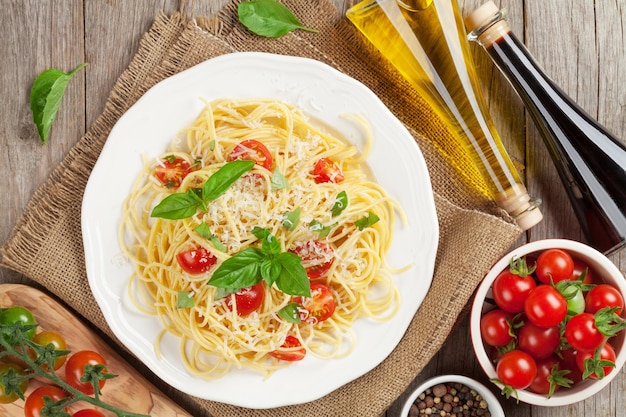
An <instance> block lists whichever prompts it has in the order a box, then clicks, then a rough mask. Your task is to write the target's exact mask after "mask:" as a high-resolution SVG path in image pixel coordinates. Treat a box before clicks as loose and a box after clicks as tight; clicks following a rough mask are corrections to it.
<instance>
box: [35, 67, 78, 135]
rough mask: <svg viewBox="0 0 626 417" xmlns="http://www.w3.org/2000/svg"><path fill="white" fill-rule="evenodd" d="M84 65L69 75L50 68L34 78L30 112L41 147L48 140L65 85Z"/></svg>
mask: <svg viewBox="0 0 626 417" xmlns="http://www.w3.org/2000/svg"><path fill="white" fill-rule="evenodd" d="M86 65H87V64H86V63H84V64H81V65H79V66H78V67H76V68H75V69H74V70H73V71H71V72H69V73H66V72H63V71H61V70H60V69H57V68H50V69H47V70H45V71H44V72H42V73H41V74H39V76H38V77H37V78H35V81H34V82H33V86H32V87H31V89H30V111H31V112H32V114H33V121H34V122H35V126H36V127H37V132H38V133H39V138H40V139H41V144H42V145H45V144H46V142H47V140H48V134H49V133H50V128H51V127H52V123H53V122H54V119H55V117H56V115H57V112H58V110H59V106H60V105H61V99H62V98H63V94H64V93H65V89H66V88H67V84H68V83H69V82H70V80H71V79H72V77H73V76H74V74H76V73H77V72H78V71H80V70H81V69H82V68H84V67H85V66H86Z"/></svg>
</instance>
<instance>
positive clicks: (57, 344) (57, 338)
mask: <svg viewBox="0 0 626 417" xmlns="http://www.w3.org/2000/svg"><path fill="white" fill-rule="evenodd" d="M33 342H35V343H37V344H38V345H40V346H44V347H46V346H48V345H50V344H51V345H52V346H54V350H67V344H66V343H65V338H64V337H63V336H62V335H60V334H59V333H57V332H53V331H50V330H46V331H43V332H41V333H37V334H36V335H35V337H33ZM28 355H29V356H30V358H31V359H33V360H35V359H37V352H36V351H35V350H33V349H30V350H29V351H28ZM66 359H67V355H63V356H57V357H56V358H55V359H54V370H55V371H56V370H57V369H59V368H60V367H61V366H63V364H64V363H65V360H66ZM41 367H42V368H43V369H48V364H47V363H43V364H41Z"/></svg>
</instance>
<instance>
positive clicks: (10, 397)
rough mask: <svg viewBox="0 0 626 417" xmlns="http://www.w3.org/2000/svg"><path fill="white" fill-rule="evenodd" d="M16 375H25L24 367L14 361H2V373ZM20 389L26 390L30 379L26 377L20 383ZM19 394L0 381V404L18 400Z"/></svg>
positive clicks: (0, 372)
mask: <svg viewBox="0 0 626 417" xmlns="http://www.w3.org/2000/svg"><path fill="white" fill-rule="evenodd" d="M11 374H13V375H15V376H25V375H26V372H24V368H22V367H21V366H19V365H17V364H14V363H0V375H2V376H4V375H11ZM18 386H19V389H20V391H22V393H24V392H26V389H27V388H28V379H24V380H23V381H21V382H20V383H19V384H18ZM18 398H19V395H17V392H15V391H13V390H11V392H9V390H7V387H6V386H4V384H1V383H0V404H10V403H12V402H13V401H15V400H17V399H18Z"/></svg>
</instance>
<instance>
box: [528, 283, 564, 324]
mask: <svg viewBox="0 0 626 417" xmlns="http://www.w3.org/2000/svg"><path fill="white" fill-rule="evenodd" d="M524 312H525V313H526V317H528V320H530V321H532V322H533V323H534V324H536V325H537V326H539V327H553V326H556V325H558V324H559V323H560V322H561V321H563V319H564V318H565V316H566V315H567V301H566V300H565V297H563V296H562V295H561V294H560V293H559V292H558V291H557V290H556V289H555V288H554V287H552V286H550V285H538V286H537V287H536V288H535V289H534V290H532V291H531V292H530V293H529V294H528V297H526V301H525V303H524Z"/></svg>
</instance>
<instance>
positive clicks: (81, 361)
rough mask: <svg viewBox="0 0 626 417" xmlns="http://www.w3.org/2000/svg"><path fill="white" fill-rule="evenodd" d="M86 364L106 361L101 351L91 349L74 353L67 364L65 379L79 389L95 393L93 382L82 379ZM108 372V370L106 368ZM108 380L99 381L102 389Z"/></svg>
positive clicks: (89, 393)
mask: <svg viewBox="0 0 626 417" xmlns="http://www.w3.org/2000/svg"><path fill="white" fill-rule="evenodd" d="M86 365H106V361H105V360H104V358H103V357H102V356H100V354H99V353H97V352H94V351H91V350H81V351H78V352H76V353H74V354H72V355H71V356H70V357H69V359H68V360H67V363H66V364H65V381H66V382H67V383H68V384H69V385H71V386H72V387H74V388H76V389H77V390H79V391H81V392H83V393H85V394H87V395H93V394H94V390H93V385H92V384H91V382H82V381H81V380H80V379H81V378H82V377H83V375H84V374H85V366H86ZM105 372H106V370H105ZM105 382H106V380H104V379H101V380H100V381H99V386H100V389H102V387H103V386H104V384H105Z"/></svg>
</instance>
